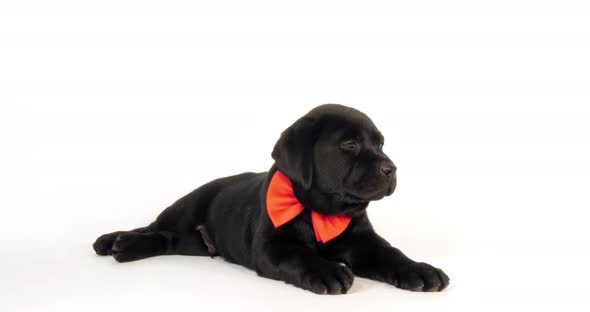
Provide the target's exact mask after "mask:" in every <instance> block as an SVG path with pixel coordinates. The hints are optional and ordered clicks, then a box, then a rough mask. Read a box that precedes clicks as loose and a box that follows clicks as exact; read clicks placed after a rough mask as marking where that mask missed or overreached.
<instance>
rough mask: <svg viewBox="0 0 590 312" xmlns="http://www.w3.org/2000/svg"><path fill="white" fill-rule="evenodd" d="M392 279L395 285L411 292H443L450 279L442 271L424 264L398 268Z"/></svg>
mask: <svg viewBox="0 0 590 312" xmlns="http://www.w3.org/2000/svg"><path fill="white" fill-rule="evenodd" d="M392 278H393V279H392V281H391V283H392V284H393V285H395V286H397V287H399V288H401V289H406V290H411V291H441V290H443V289H445V288H446V287H447V286H448V285H449V277H448V276H447V275H446V274H445V273H444V272H443V271H442V270H441V269H438V268H435V267H433V266H431V265H430V264H427V263H423V262H412V263H407V264H403V265H401V266H399V267H397V269H396V270H395V274H394V276H393V277H392Z"/></svg>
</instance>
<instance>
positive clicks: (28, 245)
mask: <svg viewBox="0 0 590 312" xmlns="http://www.w3.org/2000/svg"><path fill="white" fill-rule="evenodd" d="M589 56H590V9H589V4H588V2H587V1H564V0H561V1H539V0H537V1H518V0H509V1H403V2H401V1H383V2H375V1H357V2H354V1H293V2H292V3H290V4H287V3H286V2H282V1H231V2H230V1H207V2H198V1H162V2H156V1H25V0H19V1H10V0H7V1H2V2H1V3H0V139H1V145H0V149H1V151H0V211H1V217H0V309H1V310H3V311H68V310H72V311H80V310H84V311H98V310H101V311H105V310H108V311H122V310H127V311H132V310H138V309H140V308H141V309H142V310H143V311H151V310H159V311H162V310H164V309H166V311H181V310H183V311H187V310H189V311H232V309H235V310H238V311H242V310H253V309H259V311H263V310H267V309H269V310H270V309H273V310H274V311H277V310H281V311H282V310H288V311H291V310H293V311H303V310H302V309H306V310H305V311H313V310H317V311H344V310H349V309H353V310H357V311H365V309H369V308H370V309H375V310H391V311H420V310H430V311H447V310H451V309H452V310H453V311H463V310H465V311H473V310H493V311H498V310H508V311H510V310H516V309H519V310H520V309H522V310H530V309H535V310H542V309H550V310H556V309H561V310H565V311H573V310H586V311H587V309H588V303H587V300H586V298H585V296H587V291H588V283H589V281H590V274H589V272H588V268H587V267H588V265H589V261H588V260H590V259H589V258H590V257H589V255H588V237H589V233H588V229H587V224H588V218H587V217H586V211H587V210H588V209H589V208H590V200H589V189H590V188H589V186H590V183H589V180H588V177H589V176H590V164H589V160H590V149H589V141H590V140H589V134H590V125H589V119H590V118H589V117H590V114H589V105H590V88H589V87H590V57H589ZM322 103H341V104H346V105H351V106H354V107H356V108H358V109H360V110H362V111H364V112H366V113H367V114H368V115H369V116H371V117H372V119H373V120H374V122H375V123H376V124H377V126H378V127H379V128H380V130H381V131H382V132H383V133H384V134H385V136H386V147H385V150H386V152H387V153H388V154H389V155H390V156H391V158H392V159H393V160H394V161H395V162H396V164H397V166H398V167H399V172H398V176H399V178H398V179H399V184H398V185H399V186H398V189H397V191H396V193H395V194H394V196H393V197H390V198H387V199H385V200H383V201H380V202H376V203H374V204H372V206H371V207H370V208H369V214H370V217H371V219H372V220H373V221H374V223H375V227H376V228H377V230H378V231H379V232H380V233H381V234H382V235H383V236H384V237H386V238H387V239H388V240H389V241H390V242H391V243H392V244H393V245H395V246H397V247H399V248H400V249H402V250H403V251H404V252H406V253H407V254H408V255H409V256H411V257H413V258H415V259H417V260H421V261H426V262H430V263H432V264H434V265H436V266H438V267H441V268H443V269H444V270H445V271H446V272H447V273H448V275H449V276H450V277H451V279H452V281H451V286H450V287H449V288H448V289H447V290H446V291H444V292H442V293H410V292H406V291H402V290H398V289H396V288H394V287H391V286H388V285H384V284H381V283H377V282H372V281H369V280H365V279H360V278H357V279H356V280H355V284H354V286H353V288H352V289H351V291H350V293H349V294H347V295H345V296H317V295H313V294H311V293H308V292H305V291H302V290H299V289H297V288H295V287H292V286H288V285H285V284H283V283H281V282H277V281H271V280H266V279H262V278H259V277H257V276H256V274H255V273H253V272H251V271H248V270H246V269H243V268H241V267H239V266H236V265H231V264H228V263H225V262H223V261H222V260H220V259H215V260H211V259H209V258H206V257H181V256H168V257H157V258H152V259H147V260H142V261H137V262H133V263H126V264H118V263H116V262H115V261H114V260H113V259H112V258H110V257H99V256H96V255H94V253H93V250H92V249H91V244H92V242H93V241H94V239H95V238H96V237H97V236H98V235H100V234H103V233H106V232H110V231H114V230H120V229H131V228H134V227H137V226H142V225H145V224H147V223H148V222H150V221H152V220H153V219H154V218H155V217H156V216H157V214H158V213H159V212H160V211H161V210H162V209H163V208H165V207H166V206H167V205H168V204H170V203H172V202H173V201H174V200H176V199H177V198H179V197H180V196H182V195H184V194H185V193H187V192H189V191H190V190H192V189H193V188H196V187H197V186H199V185H201V184H202V183H205V182H207V181H209V180H211V179H214V178H217V177H221V176H225V175H230V174H235V173H240V172H243V171H265V170H267V169H268V168H269V167H270V166H271V164H272V160H271V157H270V151H271V149H272V147H273V145H274V143H275V141H276V139H277V138H278V136H279V134H280V132H281V131H282V130H283V129H284V128H286V127H287V126H289V125H290V124H291V123H292V122H293V121H294V120H295V119H297V118H298V117H299V116H301V115H303V114H304V113H306V112H307V111H308V110H309V109H311V108H313V107H314V106H316V105H318V104H322Z"/></svg>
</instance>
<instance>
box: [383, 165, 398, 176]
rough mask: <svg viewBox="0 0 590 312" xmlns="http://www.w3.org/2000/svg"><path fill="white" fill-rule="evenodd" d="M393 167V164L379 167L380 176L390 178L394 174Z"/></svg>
mask: <svg viewBox="0 0 590 312" xmlns="http://www.w3.org/2000/svg"><path fill="white" fill-rule="evenodd" d="M395 170H396V168H395V166H394V165H393V164H383V165H381V174H383V175H384V176H386V177H390V176H392V175H394V174H395Z"/></svg>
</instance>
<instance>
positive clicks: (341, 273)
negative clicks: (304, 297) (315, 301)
mask: <svg viewBox="0 0 590 312" xmlns="http://www.w3.org/2000/svg"><path fill="white" fill-rule="evenodd" d="M353 281H354V274H352V271H351V270H350V269H349V268H348V267H347V266H343V265H340V264H338V263H335V262H325V263H323V264H322V265H321V266H320V268H319V270H314V271H313V272H308V273H306V274H304V276H303V281H302V282H303V285H302V287H303V288H304V289H307V290H310V291H312V292H314V293H316V294H320V295H323V294H331V295H336V294H345V293H346V292H347V291H348V289H350V287H351V286H352V282H353Z"/></svg>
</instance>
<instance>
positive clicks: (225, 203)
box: [93, 104, 449, 294]
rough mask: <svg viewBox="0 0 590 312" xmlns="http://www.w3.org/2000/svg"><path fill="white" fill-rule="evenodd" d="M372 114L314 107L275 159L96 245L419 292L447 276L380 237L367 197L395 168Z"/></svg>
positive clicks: (333, 287)
mask: <svg viewBox="0 0 590 312" xmlns="http://www.w3.org/2000/svg"><path fill="white" fill-rule="evenodd" d="M382 146H383V136H382V135H381V133H380V132H379V130H378V129H377V127H376V126H375V125H374V124H373V122H372V121H371V120H370V119H369V117H367V116H366V115H365V114H363V113H361V112H360V111H358V110H356V109H353V108H350V107H346V106H342V105H337V104H326V105H321V106H318V107H316V108H315V109H313V110H311V111H310V112H309V113H308V114H306V115H305V116H303V117H302V118H300V119H299V120H297V121H296V122H295V123H294V124H293V125H291V126H290V127H289V128H287V129H286V130H285V131H284V132H283V133H282V134H281V136H280V138H279V140H278V142H277V143H276V145H275V147H274V150H273V152H272V157H273V159H274V160H275V164H274V165H273V166H272V168H271V169H270V171H268V172H263V173H243V174H240V175H235V176H231V177H225V178H221V179H218V180H214V181H212V182H210V183H208V184H205V185H203V186H201V187H200V188H198V189H196V190H194V191H193V192H191V193H190V194H188V195H186V196H184V197H183V198H181V199H179V200H178V201H176V202H175V203H174V204H172V205H171V206H170V207H168V208H167V209H165V210H164V211H163V212H162V213H161V214H160V215H159V216H158V218H157V219H156V221H154V222H153V223H152V224H150V225H148V226H146V227H143V228H138V229H135V230H131V231H121V232H114V233H110V234H105V235H102V236H100V237H99V238H98V239H97V240H96V242H95V243H94V245H93V247H94V250H95V251H96V253H97V254H99V255H112V256H113V257H114V258H115V259H116V260H117V261H119V262H126V261H133V260H138V259H142V258H146V257H151V256H157V255H174V254H180V255H193V256H216V255H219V256H221V257H223V258H224V259H226V260H227V261H230V262H234V263H238V264H241V265H243V266H245V267H248V268H251V269H253V270H255V271H256V272H257V273H258V274H259V275H260V276H264V277H268V278H272V279H277V280H282V281H285V282H287V283H289V284H293V285H295V286H297V287H301V288H303V289H307V290H310V291H312V292H314V293H318V294H326V293H328V294H342V293H346V291H347V290H348V289H349V288H350V287H351V285H352V282H353V280H354V275H357V276H361V277H366V278H370V279H374V280H378V281H383V282H386V283H389V284H392V285H394V286H396V287H399V288H402V289H408V290H413V291H440V290H442V289H444V288H445V287H447V285H448V283H449V278H448V277H447V275H445V273H444V272H443V271H441V270H440V269H437V268H435V267H433V266H430V265H428V264H426V263H421V262H415V261H413V260H411V259H409V258H408V257H406V256H405V255H404V254H403V253H402V252H400V251H399V250H398V249H396V248H394V247H392V246H391V245H390V244H389V243H387V242H386V241H385V240H384V239H383V238H381V237H380V236H379V235H377V234H376V233H375V232H374V230H373V228H372V226H371V223H370V222H369V220H368V218H367V214H366V211H365V210H366V208H367V206H368V204H369V202H371V201H374V200H379V199H382V198H383V197H385V196H389V195H391V194H392V193H393V191H394V189H395V186H396V167H395V165H394V164H393V162H392V161H391V160H390V159H389V157H387V155H385V153H384V152H383V150H382Z"/></svg>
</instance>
